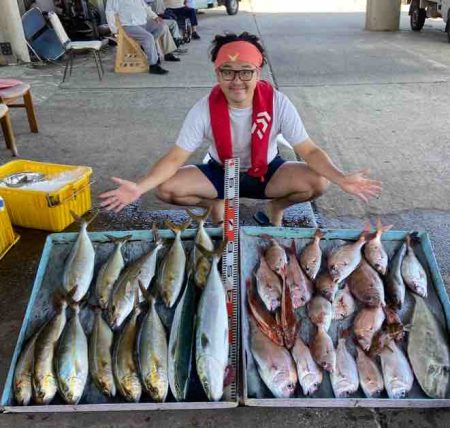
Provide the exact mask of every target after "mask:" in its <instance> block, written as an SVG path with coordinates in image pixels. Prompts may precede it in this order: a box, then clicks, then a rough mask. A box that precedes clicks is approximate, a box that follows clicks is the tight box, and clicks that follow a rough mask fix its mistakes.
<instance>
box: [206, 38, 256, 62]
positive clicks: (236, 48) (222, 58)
mask: <svg viewBox="0 0 450 428" xmlns="http://www.w3.org/2000/svg"><path fill="white" fill-rule="evenodd" d="M226 62H235V63H238V62H248V63H250V64H253V65H254V66H255V67H258V68H259V67H261V66H262V64H263V56H262V54H261V52H260V51H259V49H258V48H257V47H256V46H255V45H253V44H252V43H250V42H245V41H242V40H239V41H237V42H231V43H227V44H226V45H223V46H222V47H221V48H220V49H219V52H218V54H217V58H216V60H215V61H214V67H215V68H216V69H217V68H219V67H220V66H221V65H222V64H224V63H226Z"/></svg>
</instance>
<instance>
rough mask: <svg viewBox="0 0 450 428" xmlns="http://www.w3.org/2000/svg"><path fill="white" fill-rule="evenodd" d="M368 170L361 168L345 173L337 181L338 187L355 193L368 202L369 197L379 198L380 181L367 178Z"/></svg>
mask: <svg viewBox="0 0 450 428" xmlns="http://www.w3.org/2000/svg"><path fill="white" fill-rule="evenodd" d="M368 174H369V171H368V170H362V171H357V172H352V173H350V174H345V176H344V178H343V179H342V180H340V181H339V183H338V184H339V187H340V188H341V189H342V190H343V191H344V192H347V193H350V194H351V195H355V196H356V197H358V198H359V199H361V200H363V201H364V202H366V203H367V202H369V199H370V198H379V197H380V194H381V191H382V189H383V188H382V184H381V181H378V180H370V179H369V178H367V176H368Z"/></svg>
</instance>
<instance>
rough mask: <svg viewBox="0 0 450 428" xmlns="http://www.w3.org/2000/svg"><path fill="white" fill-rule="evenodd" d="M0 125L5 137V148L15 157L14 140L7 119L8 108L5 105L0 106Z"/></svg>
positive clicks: (9, 121) (8, 119)
mask: <svg viewBox="0 0 450 428" xmlns="http://www.w3.org/2000/svg"><path fill="white" fill-rule="evenodd" d="M0 123H1V126H2V130H3V136H4V137H5V143H6V148H8V149H9V150H11V152H12V154H13V156H17V155H18V153H17V147H16V140H15V138H14V132H13V129H12V125H11V119H10V117H9V111H8V107H7V106H6V105H5V104H0Z"/></svg>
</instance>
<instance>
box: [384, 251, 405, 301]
mask: <svg viewBox="0 0 450 428" xmlns="http://www.w3.org/2000/svg"><path fill="white" fill-rule="evenodd" d="M405 254H406V244H405V243H403V244H402V245H401V247H400V248H399V249H398V250H397V252H396V253H395V255H394V257H393V258H392V260H391V263H390V266H389V270H388V274H387V276H386V282H385V286H386V299H387V301H388V302H389V304H390V305H391V306H393V307H395V308H397V309H400V308H401V307H402V306H403V302H404V301H405V292H406V287H405V283H404V281H403V277H402V270H401V268H402V263H403V258H404V257H405Z"/></svg>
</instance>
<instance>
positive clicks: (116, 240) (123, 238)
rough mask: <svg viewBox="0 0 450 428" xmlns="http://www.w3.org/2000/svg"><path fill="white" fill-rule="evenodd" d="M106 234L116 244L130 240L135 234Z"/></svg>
mask: <svg viewBox="0 0 450 428" xmlns="http://www.w3.org/2000/svg"><path fill="white" fill-rule="evenodd" d="M105 236H106V237H107V238H108V239H109V240H110V241H112V242H114V244H125V242H127V241H128V240H130V239H131V237H132V236H133V235H126V236H112V235H109V234H108V233H105Z"/></svg>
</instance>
